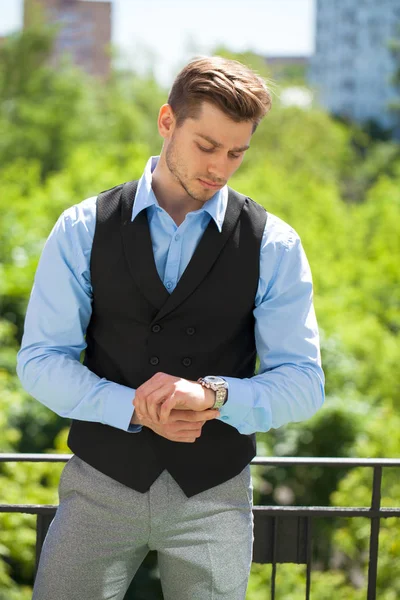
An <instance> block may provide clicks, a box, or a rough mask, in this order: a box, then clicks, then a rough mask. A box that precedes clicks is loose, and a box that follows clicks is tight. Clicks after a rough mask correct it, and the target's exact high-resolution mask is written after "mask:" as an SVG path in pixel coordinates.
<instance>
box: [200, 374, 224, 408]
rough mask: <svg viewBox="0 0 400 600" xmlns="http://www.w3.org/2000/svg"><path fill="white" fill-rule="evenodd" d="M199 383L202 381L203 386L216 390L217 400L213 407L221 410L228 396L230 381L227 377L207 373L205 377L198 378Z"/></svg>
mask: <svg viewBox="0 0 400 600" xmlns="http://www.w3.org/2000/svg"><path fill="white" fill-rule="evenodd" d="M197 383H201V385H202V386H203V387H205V388H208V389H211V390H213V391H214V392H215V402H214V406H212V407H211V408H216V409H218V410H219V409H220V408H221V407H222V406H223V405H224V404H225V402H226V400H227V398H228V383H227V382H226V381H225V379H222V377H215V376H214V375H206V376H205V377H200V379H198V380H197Z"/></svg>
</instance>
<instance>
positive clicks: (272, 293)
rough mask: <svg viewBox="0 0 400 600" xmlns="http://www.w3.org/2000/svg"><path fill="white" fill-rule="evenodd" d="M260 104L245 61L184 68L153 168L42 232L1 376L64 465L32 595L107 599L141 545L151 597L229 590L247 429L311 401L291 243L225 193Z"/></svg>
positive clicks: (260, 86) (266, 217)
mask: <svg viewBox="0 0 400 600" xmlns="http://www.w3.org/2000/svg"><path fill="white" fill-rule="evenodd" d="M270 105H271V97H270V93H269V91H268V88H267V87H266V85H265V83H264V82H263V80H262V79H261V78H260V77H258V76H257V75H256V74H255V73H253V72H252V71H251V70H250V69H248V68H246V67H244V66H243V65H241V64H239V63H237V62H234V61H229V60H225V59H222V58H219V57H212V58H201V59H196V60H194V61H192V62H190V63H189V64H188V65H187V66H186V67H185V68H184V69H183V70H182V71H181V73H180V74H179V75H178V76H177V78H176V80H175V82H174V84H173V87H172V89H171V92H170V95H169V98H168V104H165V105H164V106H162V107H161V109H160V113H159V119H158V128H159V132H160V134H161V136H162V137H163V139H164V144H163V148H162V151H161V155H160V157H153V158H151V159H150V160H149V162H148V164H147V166H146V169H145V171H144V174H143V176H142V177H141V179H140V181H139V182H138V183H137V182H128V183H127V184H124V185H119V186H117V187H115V188H112V189H111V190H108V191H106V192H103V193H101V194H100V195H99V196H98V197H96V198H90V199H88V200H85V201H84V202H81V203H80V204H78V205H75V206H73V207H72V208H70V209H68V210H66V211H65V212H64V213H63V215H62V216H61V217H60V219H59V220H58V222H57V224H56V225H55V227H54V229H53V231H52V233H51V234H50V237H49V239H48V241H47V244H46V246H45V248H44V251H43V254H42V257H41V260H40V263H39V266H38V271H37V274H36V278H35V285H34V287H33V290H32V295H31V299H30V302H29V306H28V311H27V316H26V323H25V333H24V338H23V342H22V348H21V350H20V352H19V357H18V373H19V376H20V378H21V381H22V383H23V385H24V387H25V388H26V389H27V390H28V391H29V392H30V393H31V394H32V395H33V396H34V397H36V398H37V399H38V400H40V401H41V402H43V403H44V404H46V405H47V406H48V407H49V408H51V409H52V410H54V411H55V412H57V413H58V414H60V415H62V416H65V417H68V418H71V419H73V422H72V426H71V430H70V435H69V438H68V444H69V447H70V448H71V450H72V451H73V453H74V455H73V457H72V458H71V460H70V461H69V463H68V464H67V465H66V466H65V468H64V471H63V473H62V476H61V480H60V487H59V496H60V505H59V508H58V510H57V514H56V517H55V519H54V521H53V523H52V525H51V527H50V529H49V533H48V535H47V538H46V541H45V544H44V547H43V551H42V556H41V561H40V565H39V570H38V574H37V578H36V582H35V588H34V594H33V598H34V600H53V599H54V598H57V600H82V599H83V598H84V599H85V600H100V599H102V598H107V599H110V600H111V599H113V600H117V599H118V600H122V599H123V597H124V594H125V592H126V590H127V588H128V586H129V583H130V581H131V579H132V577H133V576H134V574H135V572H136V570H137V569H138V567H139V565H140V564H141V562H142V561H143V559H144V557H145V556H146V554H147V552H148V551H149V549H155V550H157V551H158V558H159V568H160V576H161V583H162V586H163V593H164V597H165V599H166V600H208V599H209V600H211V599H213V600H222V599H225V600H243V599H244V598H245V593H246V586H247V580H248V576H249V570H250V565H251V556H252V539H253V538H252V534H253V531H252V487H251V478H250V468H249V463H250V461H251V459H252V458H253V457H254V455H255V435H254V434H255V432H256V431H268V430H269V429H270V428H271V427H279V426H281V425H283V424H284V423H287V422H289V421H300V420H303V419H306V418H308V417H310V416H311V415H313V414H314V412H315V411H316V410H317V409H318V408H319V407H320V406H321V404H322V402H323V373H322V370H321V366H320V354H319V343H318V330H317V324H316V320H315V315H314V309H313V304H312V282H311V275H310V270H309V266H308V263H307V260H306V257H305V255H304V251H303V250H302V247H301V243H300V240H299V237H298V236H297V234H296V233H295V232H294V231H293V229H291V228H290V227H289V226H288V225H286V224H285V223H284V222H282V221H281V220H280V219H278V218H277V217H275V216H273V215H271V214H267V212H266V211H265V210H264V209H263V208H262V207H261V206H259V205H258V204H256V203H255V202H253V201H252V200H250V199H249V198H246V197H245V196H242V195H240V194H238V193H237V192H234V191H233V190H231V189H230V188H228V187H227V182H228V180H229V179H230V177H231V176H232V175H233V173H234V172H235V171H236V169H237V168H238V167H239V166H240V164H241V162H242V159H243V155H244V153H245V152H246V150H247V149H248V148H249V145H250V141H251V137H252V134H253V132H254V131H255V129H256V127H257V125H258V123H259V122H260V120H261V119H262V117H263V116H264V115H265V114H266V113H267V112H268V110H269V109H270ZM84 349H85V360H84V364H81V363H80V361H79V358H80V353H81V351H82V350H84ZM256 354H258V356H259V359H260V370H259V373H258V374H257V375H255V362H256Z"/></svg>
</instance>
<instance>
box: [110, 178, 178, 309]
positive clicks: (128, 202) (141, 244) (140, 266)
mask: <svg viewBox="0 0 400 600" xmlns="http://www.w3.org/2000/svg"><path fill="white" fill-rule="evenodd" d="M137 184H138V182H137V181H129V182H128V183H126V184H125V185H124V187H123V189H122V195H121V204H122V210H121V234H122V243H123V247H124V252H125V258H126V260H127V262H128V265H129V270H130V272H131V275H132V277H133V279H134V280H135V282H136V284H137V286H138V287H139V289H140V291H141V292H142V293H143V294H144V295H145V296H146V298H147V300H148V301H149V302H150V303H151V304H152V305H153V306H154V307H155V308H156V309H157V310H160V309H161V307H162V306H163V305H164V304H165V302H166V300H167V299H168V298H169V293H168V292H167V290H166V289H165V287H164V285H163V283H162V281H161V279H160V277H159V275H158V272H157V268H156V265H155V262H154V254H153V246H152V243H151V236H150V229H149V224H148V221H147V212H146V210H142V211H141V212H140V213H139V214H138V215H137V216H136V217H135V219H134V221H132V208H133V203H134V200H135V195H136V190H137Z"/></svg>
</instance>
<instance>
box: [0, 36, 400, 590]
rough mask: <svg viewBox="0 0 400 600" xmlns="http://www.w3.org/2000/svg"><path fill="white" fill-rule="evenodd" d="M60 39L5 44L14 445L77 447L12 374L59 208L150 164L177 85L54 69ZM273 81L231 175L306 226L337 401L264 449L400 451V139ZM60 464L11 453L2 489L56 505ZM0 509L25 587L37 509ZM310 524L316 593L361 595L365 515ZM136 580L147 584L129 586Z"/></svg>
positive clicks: (4, 558)
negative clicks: (305, 106) (286, 103)
mask: <svg viewBox="0 0 400 600" xmlns="http://www.w3.org/2000/svg"><path fill="white" fill-rule="evenodd" d="M53 40H54V31H52V30H49V29H44V28H43V27H40V26H39V25H38V26H36V27H35V28H33V29H31V30H29V31H26V32H24V33H23V34H21V35H18V36H14V37H12V38H11V39H9V40H8V41H7V42H6V43H5V44H4V45H2V46H1V48H0V165H1V166H0V180H1V192H0V214H1V216H2V218H1V221H0V299H1V300H0V451H2V452H12V451H16V452H45V451H54V450H55V451H57V452H68V448H67V446H66V436H67V426H68V423H67V422H66V421H65V420H63V419H61V418H59V417H57V416H56V415H54V414H53V413H51V411H49V410H48V409H47V408H45V407H44V406H42V405H41V404H40V403H38V402H37V401H35V400H34V399H32V398H30V397H29V396H28V395H27V394H26V393H25V392H24V391H23V390H22V388H21V386H20V384H19V382H18V380H17V377H16V374H15V355H16V352H17V350H18V347H19V343H20V340H21V336H22V330H23V319H24V314H25V310H26V304H27V301H28V298H29V293H30V289H31V287H32V283H33V278H34V273H35V269H36V265H37V261H38V258H39V255H40V252H41V249H42V247H43V244H44V242H45V240H46V238H47V236H48V234H49V233H50V231H51V228H52V227H53V225H54V222H55V221H56V219H57V218H58V216H59V215H60V213H61V212H62V211H63V210H64V209H65V208H67V207H69V206H71V205H72V204H75V203H77V202H80V201H81V200H83V199H84V198H87V197H89V196H92V195H96V194H98V193H99V192H100V191H102V190H104V189H107V188H110V187H112V186H114V185H116V184H118V183H121V182H123V181H127V180H129V179H132V178H135V177H138V176H140V174H141V172H142V170H143V166H144V164H145V162H146V160H147V158H148V156H149V155H150V154H157V153H158V152H159V148H160V145H161V140H160V139H159V136H158V132H157V127H156V119H157V114H158V110H159V106H160V105H161V104H163V103H164V102H165V101H166V98H167V93H166V91H165V90H163V89H161V88H160V86H159V85H158V84H157V82H156V81H155V80H154V78H153V76H152V75H151V74H149V75H146V76H142V77H139V76H137V75H135V74H132V73H127V72H117V71H115V72H113V74H112V76H111V78H110V80H109V81H108V82H106V83H102V84H101V83H99V82H97V81H94V80H90V79H88V78H87V77H86V76H84V75H83V74H82V73H80V72H78V71H77V70H75V69H74V68H72V67H71V65H68V64H64V65H61V66H60V68H58V69H57V70H55V69H53V68H52V67H51V65H50V63H49V60H48V57H49V54H50V51H51V47H52V43H53ZM216 53H218V54H221V55H224V56H228V57H231V58H236V59H238V60H241V61H242V62H245V63H246V64H249V65H250V66H251V67H253V68H254V69H255V70H257V71H258V72H259V73H260V74H261V75H263V76H265V77H268V76H269V75H270V72H269V68H268V65H267V64H266V63H265V61H264V60H263V59H261V58H260V57H258V56H256V55H254V54H252V53H250V52H248V53H239V54H232V53H231V52H229V51H228V50H227V49H224V48H220V49H218V51H217V52H216ZM281 84H282V85H285V81H282V82H281ZM272 88H273V108H272V111H271V113H270V114H269V115H268V116H267V117H266V119H265V120H264V121H263V123H262V124H261V125H260V126H259V128H258V129H257V132H256V133H255V135H254V137H253V140H252V143H251V145H252V148H251V150H250V151H249V153H248V156H246V158H245V160H244V162H243V165H242V166H241V168H240V169H239V171H238V173H237V174H236V176H235V177H234V179H232V182H231V183H232V186H233V187H235V188H236V189H238V190H239V191H242V192H243V193H246V194H248V195H250V196H251V197H253V198H254V199H255V200H257V201H258V202H260V203H262V204H263V205H264V206H265V207H266V208H267V210H269V211H271V212H272V213H274V214H276V215H278V216H279V217H281V218H282V219H284V220H286V221H287V222H289V223H290V224H291V225H292V226H293V227H294V228H295V229H296V230H297V231H298V233H299V234H300V235H301V238H302V241H303V245H304V248H305V250H306V253H307V256H308V259H309V261H310V264H311V267H312V271H313V277H314V287H315V306H316V311H317V315H318V320H319V325H320V332H321V343H322V357H323V364H324V369H325V373H326V393H327V399H326V404H325V407H324V408H323V409H322V410H321V411H319V412H318V413H317V414H316V415H315V416H314V417H313V418H312V419H310V420H309V421H307V422H306V423H296V424H292V425H290V426H287V427H285V428H282V429H278V430H276V431H271V432H268V433H267V434H260V435H259V436H258V441H259V454H272V455H281V456H285V455H288V456H344V457H345V456H377V457H378V456H383V457H385V456H386V457H390V456H397V455H398V452H399V448H400V439H399V431H400V422H399V417H398V413H399V408H400V387H399V386H400V384H399V378H398V365H399V364H400V344H399V332H400V291H399V285H398V281H399V278H400V268H399V260H398V257H399V255H400V252H399V251H400V191H399V190H400V158H399V146H398V144H396V143H394V142H390V141H388V140H387V141H385V140H384V139H374V138H373V136H372V135H370V134H368V132H366V131H360V130H359V129H357V128H356V127H354V126H352V125H349V124H346V123H343V122H339V121H338V120H335V119H332V118H331V117H329V116H328V115H326V114H325V113H323V112H321V111H318V110H315V109H312V110H307V111H303V110H301V109H299V108H295V107H290V108H284V107H282V106H280V103H279V94H278V93H277V91H276V86H272ZM381 137H382V136H381ZM61 468H62V467H61V465H59V466H55V465H50V464H49V465H46V464H42V465H36V464H20V465H16V464H12V463H10V464H8V465H6V466H5V465H3V466H1V468H0V486H1V488H0V489H1V490H2V494H1V502H2V503H4V502H5V503H7V502H8V503H14V502H15V503H21V502H24V503H25V502H26V503H45V504H46V503H50V504H51V503H54V504H56V503H57V482H58V477H59V473H60V469H61ZM253 475H254V483H255V501H256V502H257V503H259V502H266V503H268V504H276V503H278V502H286V503H288V502H289V503H293V504H300V505H302V504H313V505H323V504H329V503H334V504H338V505H341V506H342V505H354V503H356V504H360V505H365V506H367V505H368V504H369V501H370V498H369V494H370V483H371V476H370V473H369V472H368V470H358V469H353V470H351V471H347V470H343V469H322V468H320V467H318V466H315V467H313V468H307V469H306V468H301V467H295V468H290V469H282V468H274V469H263V468H260V467H257V468H254V469H253ZM397 480H398V477H397V476H396V472H395V471H394V470H393V472H392V471H390V470H389V471H388V474H387V475H385V478H384V499H383V502H384V504H385V505H387V506H389V505H392V504H395V505H396V503H397V499H398V497H399V492H400V490H399V484H398V481H397ZM0 521H1V523H0V557H1V559H0V600H3V599H4V600H14V599H15V600H16V599H17V598H18V600H25V598H26V599H27V598H28V597H29V594H30V585H31V581H32V573H33V563H34V543H35V522H34V518H33V517H30V516H27V515H2V516H1V517H0ZM398 529H399V528H398V523H395V522H394V521H393V520H387V521H385V523H384V524H383V525H382V537H381V542H380V557H381V558H380V578H379V594H378V597H379V598H380V599H383V600H393V599H394V598H395V597H398V596H399V594H400V589H399V583H398V581H397V579H398V578H397V573H396V568H395V566H394V565H395V564H396V560H397V559H396V556H397V554H398V549H399V547H400V538H399V535H398ZM316 531H317V535H316V541H315V549H314V556H315V559H316V561H317V562H318V570H315V572H314V573H313V578H312V580H313V587H312V590H313V592H312V593H313V597H315V598H318V600H324V598H328V597H329V598H330V597H331V593H332V589H334V590H335V597H337V598H338V599H339V600H340V599H341V598H343V599H346V600H359V599H361V598H364V597H365V591H363V590H361V588H360V587H357V584H356V579H357V578H356V577H355V576H354V573H358V574H360V577H361V579H362V580H363V581H364V580H365V566H366V562H367V554H366V550H367V546H368V524H367V525H366V524H365V522H363V521H360V520H357V519H353V520H352V521H351V522H348V523H346V526H343V527H342V526H338V527H333V526H332V524H327V523H325V524H321V525H319V526H318V528H317V530H316ZM396 553H397V554H396ZM333 554H334V555H335V556H336V560H337V561H338V563H340V570H338V566H337V564H334V563H333V562H332V555H333ZM338 557H339V558H338ZM152 561H153V559H151V558H150V559H149V566H148V570H149V571H151V570H154V564H153V563H154V561H153V562H152ZM303 571H304V569H303V568H302V567H300V568H298V567H295V566H293V565H283V566H280V567H279V568H278V588H277V589H278V590H280V591H279V592H278V593H279V595H277V598H279V597H281V598H291V599H293V600H296V598H303V597H304V586H305V579H304V572H303ZM145 581H147V583H148V585H149V587H148V588H146V585H147V584H146V583H145ZM149 582H150V583H149ZM269 583H270V567H269V566H257V565H254V566H253V570H252V577H251V580H250V584H249V593H248V598H249V600H261V599H262V598H268V597H269ZM136 584H137V585H138V586H139V583H138V579H137V580H136ZM136 584H135V585H136ZM140 585H141V584H140ZM139 587H140V586H139ZM156 587H157V583H155V582H154V579H151V577H150V578H149V576H148V575H147V579H146V577H145V576H144V575H143V587H142V588H141V589H142V590H143V589H145V588H146V589H149V590H150V589H151V590H153V591H151V592H150V591H149V594H148V596H149V597H151V594H152V593H153V597H155V596H154V594H155V593H156V592H155V591H154V590H155V589H156ZM140 593H141V592H140V591H139V590H136V589H135V590H134V591H133V592H132V597H139V595H138V594H140ZM143 597H145V596H143Z"/></svg>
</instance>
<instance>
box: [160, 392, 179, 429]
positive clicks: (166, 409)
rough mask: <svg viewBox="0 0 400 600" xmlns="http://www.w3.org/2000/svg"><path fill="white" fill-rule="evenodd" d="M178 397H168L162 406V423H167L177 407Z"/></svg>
mask: <svg viewBox="0 0 400 600" xmlns="http://www.w3.org/2000/svg"><path fill="white" fill-rule="evenodd" d="M176 401H177V400H176V397H175V396H174V395H172V396H169V398H168V397H167V399H166V400H165V401H164V402H163V403H162V404H161V407H160V423H167V422H168V420H169V416H170V414H171V411H172V409H173V408H175V404H176Z"/></svg>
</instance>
